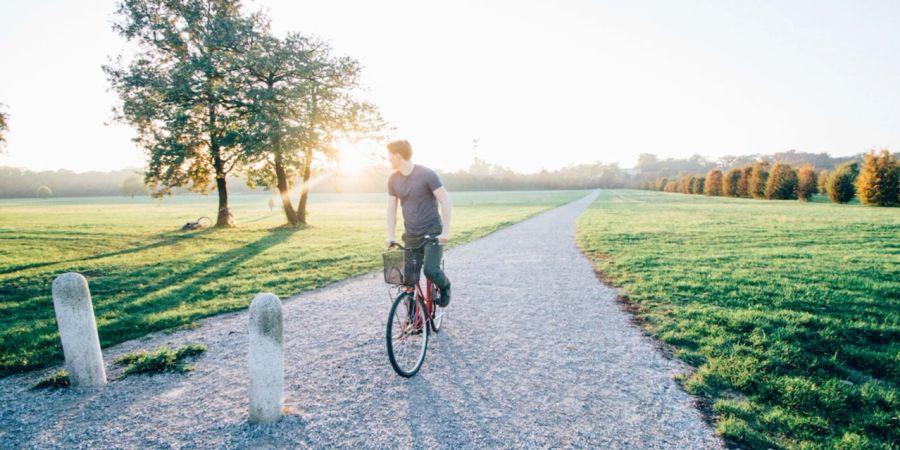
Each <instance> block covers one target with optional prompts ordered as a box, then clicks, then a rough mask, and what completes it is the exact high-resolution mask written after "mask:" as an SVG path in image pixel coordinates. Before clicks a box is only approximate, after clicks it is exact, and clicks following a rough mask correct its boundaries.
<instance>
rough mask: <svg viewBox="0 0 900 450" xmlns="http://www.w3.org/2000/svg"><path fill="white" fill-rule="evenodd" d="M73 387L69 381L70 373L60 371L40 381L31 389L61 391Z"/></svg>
mask: <svg viewBox="0 0 900 450" xmlns="http://www.w3.org/2000/svg"><path fill="white" fill-rule="evenodd" d="M71 385H72V382H71V381H70V380H69V372H66V371H65V370H58V371H56V372H53V373H52V374H50V375H49V376H47V377H46V378H44V379H42V380H41V381H38V383H37V384H35V385H34V386H32V387H31V390H37V389H61V388H67V387H70V386H71Z"/></svg>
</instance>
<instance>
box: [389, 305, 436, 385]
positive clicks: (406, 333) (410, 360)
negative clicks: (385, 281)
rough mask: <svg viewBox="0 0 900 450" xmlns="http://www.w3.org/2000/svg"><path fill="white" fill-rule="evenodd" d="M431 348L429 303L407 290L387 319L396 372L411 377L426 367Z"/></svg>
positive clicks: (390, 354)
mask: <svg viewBox="0 0 900 450" xmlns="http://www.w3.org/2000/svg"><path fill="white" fill-rule="evenodd" d="M427 348H428V319H427V317H426V316H425V304H424V303H422V300H420V299H417V298H416V296H415V295H414V294H410V293H407V292H404V293H402V294H400V295H398V296H397V298H396V299H395V300H394V304H393V305H391V312H390V315H389V316H388V321H387V353H388V359H389V360H390V361H391V366H393V367H394V371H396V372H397V374H399V375H400V376H402V377H406V378H409V377H411V376H413V375H415V374H416V372H418V371H419V369H421V368H422V363H423V362H424V361H425V350H426V349H427Z"/></svg>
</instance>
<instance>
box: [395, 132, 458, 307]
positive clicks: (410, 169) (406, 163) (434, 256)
mask: <svg viewBox="0 0 900 450" xmlns="http://www.w3.org/2000/svg"><path fill="white" fill-rule="evenodd" d="M387 148H388V158H389V159H390V161H391V169H393V170H394V173H392V174H391V176H390V178H388V205H387V240H386V241H385V245H390V244H391V242H395V236H394V230H395V229H396V228H397V200H398V199H399V200H400V206H401V207H402V208H403V228H404V230H405V231H404V233H403V242H404V243H405V244H406V246H407V247H409V248H412V249H414V251H415V252H416V253H417V254H418V255H419V257H420V258H424V261H425V264H424V265H425V276H426V277H428V278H429V279H430V280H431V281H432V282H434V284H435V285H436V286H437V287H438V289H440V291H441V295H440V298H439V299H435V302H436V303H437V305H438V306H440V307H446V306H447V305H449V304H450V280H448V279H447V276H446V275H444V271H443V270H442V269H441V258H442V257H443V245H444V244H446V243H447V242H448V241H449V240H450V214H451V212H450V211H451V209H452V205H451V204H450V196H449V195H448V194H447V189H445V188H444V185H443V183H441V178H440V177H438V175H437V174H436V173H435V172H434V171H433V170H431V169H429V168H427V167H424V166H420V165H418V164H413V163H412V161H411V159H412V146H411V145H409V142H407V141H394V142H391V143H390V144H388V145H387ZM438 202H440V204H441V213H440V215H438ZM425 236H432V237H434V236H437V242H432V243H428V244H425V245H423V244H424V241H425Z"/></svg>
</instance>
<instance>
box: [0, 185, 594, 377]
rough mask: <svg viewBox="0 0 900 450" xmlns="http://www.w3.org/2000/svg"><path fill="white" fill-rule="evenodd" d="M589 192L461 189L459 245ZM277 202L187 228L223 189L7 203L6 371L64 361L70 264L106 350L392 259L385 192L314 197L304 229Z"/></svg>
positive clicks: (1, 262)
mask: <svg viewBox="0 0 900 450" xmlns="http://www.w3.org/2000/svg"><path fill="white" fill-rule="evenodd" d="M585 194H586V193H585V192H574V191H571V192H562V191H558V192H502V193H498V192H482V193H454V194H453V201H454V213H453V240H452V242H451V244H459V243H461V242H465V241H469V240H472V239H475V238H477V237H480V236H484V235H486V234H488V233H490V232H492V231H495V230H497V229H499V228H502V227H504V226H507V225H510V224H512V223H515V222H518V221H521V220H523V219H525V218H527V217H529V216H532V215H534V214H536V213H539V212H541V211H544V210H547V209H549V208H552V207H554V206H558V205H561V204H564V203H567V202H569V201H572V200H575V199H577V198H579V197H581V196H582V195H585ZM267 201H268V197H267V196H264V195H245V196H233V197H232V198H231V207H232V211H233V212H234V214H235V217H236V219H237V224H238V228H236V229H230V230H216V229H204V230H198V231H178V229H179V228H180V227H181V225H183V224H184V223H185V222H188V221H193V220H195V219H197V217H199V216H212V217H214V215H213V214H214V212H215V210H216V199H215V197H212V196H211V197H201V196H179V197H172V198H168V199H165V200H163V201H162V202H161V203H157V202H155V201H154V200H151V199H149V198H136V199H127V198H90V199H50V200H43V201H42V200H6V201H0V316H2V317H0V376H3V375H9V374H11V373H15V372H20V371H25V370H30V369H34V368H38V367H43V366H46V365H48V364H52V363H55V362H58V361H60V360H61V358H62V348H61V346H60V342H59V335H58V333H57V329H56V320H55V318H54V313H53V302H52V299H51V296H50V284H51V283H52V281H53V279H54V278H55V277H56V276H58V275H59V274H61V273H64V272H69V271H76V272H80V273H82V274H83V275H85V276H86V277H87V279H88V283H89V284H90V288H91V295H92V297H93V303H94V311H95V314H96V317H97V324H98V328H99V334H100V341H101V345H103V346H104V347H105V346H109V345H112V344H116V343H119V342H123V341H125V340H128V339H132V338H136V337H140V336H143V335H145V334H147V333H149V332H152V331H158V330H166V329H172V328H177V327H181V326H186V325H189V324H191V323H193V322H194V321H196V320H197V319H199V318H202V317H207V316H211V315H214V314H219V313H223V312H227V311H234V310H238V309H242V308H246V307H247V306H248V305H249V303H250V301H251V300H252V299H253V296H254V295H255V294H256V293H258V292H265V291H268V292H273V293H275V294H276V295H278V296H280V297H281V298H286V297H288V296H290V295H292V294H295V293H297V292H300V291H304V290H309V289H314V288H316V287H321V286H324V285H327V284H329V283H332V282H335V281H338V280H342V279H345V278H348V277H351V276H354V275H359V274H362V273H365V272H368V271H371V270H374V269H377V268H378V267H380V266H381V256H380V252H381V247H382V245H383V244H382V243H383V241H384V235H385V232H384V222H385V218H384V217H385V205H386V204H387V201H386V197H385V196H384V195H383V194H360V195H352V194H344V195H342V194H321V195H313V196H311V200H310V211H309V222H310V226H308V227H304V228H299V229H298V228H285V227H282V226H281V225H282V224H283V223H284V215H283V213H282V212H281V211H279V210H278V209H276V210H275V211H274V212H270V211H269V208H268V206H267ZM401 222H402V220H401ZM398 236H399V233H398ZM372 295H373V299H374V298H381V297H382V296H383V295H384V293H383V292H373V293H372ZM372 306H373V307H376V306H377V303H374V302H373V303H372Z"/></svg>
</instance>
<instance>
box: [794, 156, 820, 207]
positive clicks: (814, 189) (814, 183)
mask: <svg viewBox="0 0 900 450" xmlns="http://www.w3.org/2000/svg"><path fill="white" fill-rule="evenodd" d="M816 176H817V175H816V168H815V167H813V166H812V165H811V164H805V165H803V167H800V169H798V170H797V198H799V199H800V200H802V201H804V202H805V201H809V199H810V198H811V197H812V196H813V194H817V193H818V192H819V183H818V180H817V178H816Z"/></svg>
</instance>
